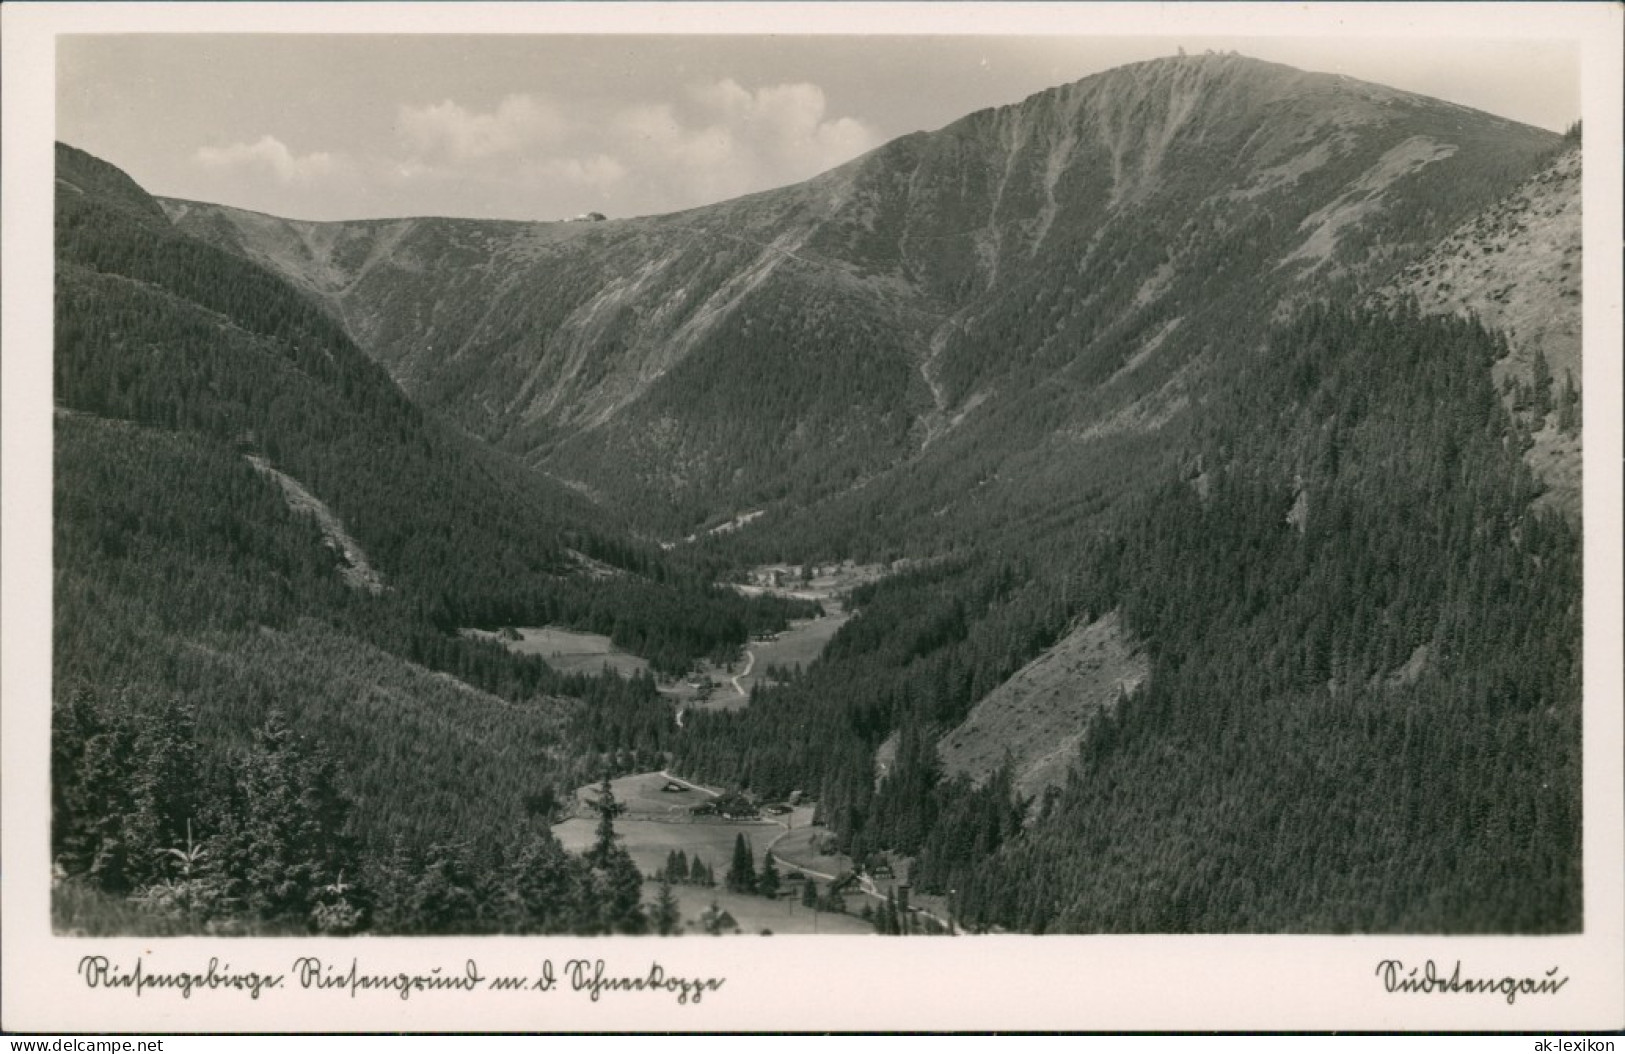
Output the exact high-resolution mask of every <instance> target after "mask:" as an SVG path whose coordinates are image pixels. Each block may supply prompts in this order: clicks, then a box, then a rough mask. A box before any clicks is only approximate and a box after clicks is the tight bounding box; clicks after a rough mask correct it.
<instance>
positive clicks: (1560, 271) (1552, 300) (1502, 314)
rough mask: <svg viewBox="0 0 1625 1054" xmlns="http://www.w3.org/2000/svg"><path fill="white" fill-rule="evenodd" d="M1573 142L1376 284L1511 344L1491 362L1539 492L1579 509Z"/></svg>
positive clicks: (1386, 297)
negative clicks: (1542, 488)
mask: <svg viewBox="0 0 1625 1054" xmlns="http://www.w3.org/2000/svg"><path fill="white" fill-rule="evenodd" d="M1581 235H1582V228H1581V222H1580V149H1579V147H1578V146H1577V145H1576V146H1574V147H1571V148H1570V149H1568V150H1565V151H1564V152H1563V153H1562V154H1560V155H1558V157H1556V158H1555V159H1554V160H1553V161H1552V162H1551V163H1550V164H1549V165H1547V166H1546V167H1545V168H1543V169H1542V170H1541V171H1540V172H1539V173H1537V174H1535V175H1533V176H1531V177H1530V178H1529V179H1528V180H1527V181H1526V182H1525V183H1523V184H1522V185H1521V186H1520V187H1518V189H1517V190H1516V191H1514V192H1513V193H1512V194H1511V195H1509V196H1508V197H1506V198H1505V199H1503V200H1501V201H1499V202H1496V203H1495V204H1494V205H1492V206H1491V207H1489V208H1487V209H1485V210H1484V211H1483V212H1481V213H1479V214H1478V215H1477V216H1475V217H1473V218H1471V219H1469V220H1467V221H1465V222H1464V223H1463V224H1462V225H1461V226H1460V227H1458V228H1457V229H1456V230H1454V231H1452V232H1451V234H1450V236H1449V237H1447V238H1446V239H1445V240H1444V241H1442V242H1441V243H1440V244H1439V245H1437V246H1436V247H1434V248H1433V249H1432V250H1430V251H1429V252H1428V253H1427V255H1426V256H1424V257H1422V258H1421V259H1419V260H1417V261H1416V262H1415V263H1413V264H1411V265H1410V266H1409V267H1407V268H1405V270H1404V271H1403V272H1401V273H1400V274H1399V275H1397V276H1396V277H1395V278H1394V280H1393V281H1392V282H1391V283H1389V284H1388V285H1387V286H1385V287H1384V288H1383V289H1381V290H1379V291H1378V292H1377V294H1376V298H1377V299H1378V300H1379V301H1382V302H1388V303H1392V302H1395V301H1397V300H1398V299H1400V298H1401V297H1406V296H1408V297H1412V298H1414V299H1415V301H1416V303H1417V305H1418V306H1419V307H1420V308H1421V310H1423V311H1424V312H1428V313H1430V314H1460V315H1468V314H1470V315H1473V316H1475V317H1476V318H1478V319H1479V320H1480V321H1482V322H1483V323H1484V324H1485V325H1486V326H1488V327H1490V328H1491V329H1494V330H1496V331H1497V332H1499V333H1501V334H1503V335H1504V336H1505V337H1506V339H1507V342H1508V344H1509V345H1510V347H1511V354H1509V355H1507V356H1506V357H1505V358H1503V359H1502V360H1501V361H1500V362H1498V363H1496V365H1495V380H1496V384H1497V386H1498V387H1499V388H1500V389H1501V391H1502V393H1503V397H1504V398H1505V399H1506V400H1507V403H1508V406H1509V407H1511V408H1513V409H1515V410H1517V411H1520V412H1521V413H1522V414H1523V416H1524V418H1525V420H1526V423H1527V425H1528V427H1529V431H1530V432H1531V433H1532V442H1531V445H1530V447H1529V450H1528V451H1527V452H1526V453H1525V458H1526V459H1527V460H1528V462H1529V464H1530V467H1531V468H1533V469H1534V470H1535V472H1536V474H1537V475H1538V476H1539V477H1540V478H1541V479H1542V480H1543V481H1544V482H1545V483H1546V484H1547V487H1548V490H1547V492H1546V493H1545V494H1544V495H1542V497H1541V500H1542V501H1543V502H1548V503H1550V504H1553V505H1554V506H1556V507H1557V508H1560V509H1562V510H1563V511H1564V512H1566V513H1568V514H1569V515H1571V516H1576V517H1577V516H1578V515H1579V512H1580V499H1581V488H1580V462H1581V443H1580V421H1579V394H1580V381H1581V376H1582V370H1581V368H1580V310H1579V307H1580V278H1581Z"/></svg>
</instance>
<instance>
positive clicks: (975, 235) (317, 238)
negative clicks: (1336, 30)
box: [165, 55, 1556, 533]
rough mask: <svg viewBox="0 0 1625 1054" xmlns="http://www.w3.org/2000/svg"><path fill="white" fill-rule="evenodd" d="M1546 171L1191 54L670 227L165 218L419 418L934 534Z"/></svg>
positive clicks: (225, 214) (1487, 134)
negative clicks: (899, 490)
mask: <svg viewBox="0 0 1625 1054" xmlns="http://www.w3.org/2000/svg"><path fill="white" fill-rule="evenodd" d="M1555 143H1556V137H1555V136H1552V135H1550V134H1549V133H1545V132H1542V131H1539V130H1537V129H1532V128H1528V127H1524V126H1520V125H1516V124H1513V123H1511V122H1507V121H1504V120H1501V119H1498V118H1494V117H1491V116H1489V115H1486V114H1481V113H1476V112H1473V111H1469V110H1465V109H1462V108H1460V107H1455V106H1451V105H1448V104H1444V103H1439V102H1437V101H1434V100H1428V99H1423V98H1420V97H1417V96H1412V95H1407V94H1405V93H1402V92H1397V91H1393V90H1391V89H1387V88H1382V87H1379V86H1375V85H1369V84H1362V83H1359V82H1355V81H1351V80H1348V79H1347V78H1341V77H1332V76H1324V75H1317V74H1307V73H1302V72H1299V71H1296V70H1292V69H1289V68H1287V67H1282V66H1276V65H1272V64H1268V63H1262V62H1256V61H1253V60H1249V59H1245V58H1241V57H1238V56H1234V55H1210V56H1200V57H1188V58H1187V57H1180V58H1170V59H1163V60H1157V61H1154V62H1148V63H1141V64H1138V65H1135V66H1128V67H1124V68H1121V69H1118V70H1113V71H1110V72H1108V73H1104V74H1100V75H1097V76H1094V77H1090V78H1088V79H1086V80H1083V81H1080V82H1078V83H1076V84H1072V85H1068V86H1065V87H1062V88H1057V89H1054V90H1051V91H1048V92H1044V93H1041V94H1039V95H1036V96H1034V97H1033V98H1031V99H1029V100H1027V101H1025V102H1023V103H1021V104H1019V105H1016V106H1009V107H1004V108H1001V109H998V110H989V111H985V112H982V113H978V114H973V115H971V116H970V117H967V118H965V119H963V120H961V121H959V122H956V123H955V124H952V125H950V126H948V127H947V128H944V129H942V130H941V131H939V132H935V133H930V134H924V133H921V134H916V135H911V136H906V137H904V138H902V139H899V140H897V141H895V142H892V143H890V144H887V145H886V146H884V147H881V148H880V149H878V150H876V151H874V152H873V153H871V154H869V155H867V156H865V157H863V158H860V159H858V160H856V161H854V162H851V163H850V164H848V165H845V166H843V167H841V168H839V169H836V170H834V171H832V172H829V173H826V174H824V175H822V176H819V177H817V178H815V179H813V180H810V181H808V182H806V183H803V184H800V185H798V186H795V187H789V188H785V189H783V190H778V191H770V192H766V193H762V194H757V195H753V196H751V197H747V198H742V199H739V200H736V201H730V202H724V203H722V204H719V205H714V206H708V207H705V208H700V209H694V210H691V211H689V212H685V213H681V214H678V215H673V216H663V217H652V218H645V219H636V220H620V221H609V222H606V223H595V224H517V223H515V224H497V223H476V222H471V221H452V220H403V221H394V222H370V223H357V224H311V223H296V222H291V221H280V220H274V219H272V218H269V217H263V216H256V215H252V214H247V213H242V212H239V211H236V210H231V209H225V208H221V207H218V206H207V205H199V204H195V203H186V202H175V201H170V202H165V208H166V210H167V211H168V212H169V214H170V215H171V216H172V217H173V218H174V219H175V221H176V223H177V224H178V225H179V227H180V228H181V229H183V230H187V231H190V232H194V233H196V234H198V235H199V236H202V237H206V238H209V239H212V240H214V241H215V242H216V243H218V244H221V245H225V246H229V247H231V248H232V249H234V251H238V252H241V253H244V254H246V255H248V256H250V257H251V258H254V259H257V260H260V261H262V262H264V263H266V264H267V265H268V266H271V267H274V268H276V269H278V270H279V271H281V272H282V273H284V274H287V275H288V276H290V278H292V279H293V280H294V281H296V282H297V283H299V284H301V285H302V286H304V287H305V288H308V289H311V290H313V291H316V292H318V293H320V294H321V295H322V296H323V297H325V299H326V301H327V303H328V304H329V305H330V306H331V310H332V311H333V312H334V314H335V316H336V317H339V318H342V319H343V320H344V322H345V325H346V327H347V329H348V331H349V332H350V333H351V335H352V336H354V337H355V339H356V340H357V341H358V343H359V344H360V345H361V346H362V347H364V348H365V349H367V351H368V352H369V354H371V355H373V356H374V357H375V358H376V359H378V361H380V362H382V363H384V364H385V365H386V366H387V367H388V368H389V370H390V371H391V373H392V374H393V375H394V376H395V377H396V378H397V379H399V380H400V381H401V383H402V384H403V385H404V386H405V387H406V389H407V390H408V391H409V392H411V393H412V394H413V395H414V396H415V397H417V398H419V399H420V400H422V401H423V402H425V403H426V404H427V405H429V406H432V407H435V408H436V409H438V410H440V411H442V412H444V413H446V414H448V415H449V416H451V417H452V418H453V419H454V420H455V421H457V422H458V423H459V424H461V425H462V426H464V427H465V428H467V429H469V430H470V431H471V432H473V433H474V434H476V435H479V436H481V437H484V438H487V439H490V440H494V441H496V442H498V443H499V444H500V445H503V446H504V447H506V448H507V449H510V450H513V451H515V452H518V453H521V454H523V455H524V456H525V457H527V458H528V459H529V460H531V461H532V463H534V464H536V465H539V466H541V467H544V468H545V469H547V470H548V471H550V472H554V473H557V474H558V475H560V476H562V477H565V478H569V479H572V480H577V481H579V482H581V483H583V484H585V485H586V486H587V487H589V488H590V489H591V490H592V491H593V492H594V493H598V494H600V495H603V496H605V497H607V498H612V499H614V500H616V501H617V502H620V503H623V504H626V505H629V506H632V507H635V508H636V509H637V510H638V512H637V515H638V516H639V517H640V518H641V519H642V520H643V522H644V523H646V524H648V525H650V526H655V527H658V528H660V529H662V530H666V531H674V532H675V531H676V530H679V529H681V530H683V531H684V533H686V530H687V529H688V528H691V527H692V526H693V525H695V524H697V523H703V522H707V521H717V520H721V519H726V518H728V517H729V516H731V515H732V514H733V513H734V512H737V511H738V510H739V509H742V508H754V507H758V506H761V505H764V504H768V503H775V502H776V503H780V504H783V505H785V506H787V507H794V506H797V505H802V504H806V503H808V502H811V501H815V500H818V499H821V498H825V497H829V496H831V495H837V494H842V493H849V492H851V491H852V489H853V488H854V487H857V486H858V485H860V484H863V483H865V482H872V481H874V480H876V479H877V478H879V477H881V475H882V474H884V473H888V472H889V471H891V470H897V469H898V468H899V466H906V472H907V473H908V476H909V478H910V479H911V480H914V481H928V482H926V483H924V484H923V485H924V486H926V488H927V490H928V491H929V493H928V494H927V495H922V498H921V500H922V502H923V503H924V504H925V505H927V506H930V507H931V509H933V510H935V509H936V508H940V507H941V505H942V503H943V502H950V503H951V502H954V501H957V500H960V499H961V498H963V497H964V495H966V494H967V493H968V492H969V491H970V489H971V488H972V487H974V486H975V485H976V484H977V483H978V482H979V481H981V480H983V479H985V478H988V477H991V476H994V475H998V476H1001V477H1002V478H1003V479H1004V480H1005V483H1006V485H1007V486H1016V487H1023V488H1030V487H1034V486H1043V487H1045V488H1046V489H1049V490H1053V489H1054V487H1053V483H1054V482H1055V481H1054V480H1053V479H1045V478H1044V477H1045V476H1046V475H1047V474H1053V473H1054V472H1055V471H1056V469H1055V464H1056V462H1057V460H1058V459H1059V460H1061V461H1064V462H1066V463H1068V464H1071V465H1073V466H1075V467H1076V468H1077V470H1078V471H1080V472H1083V473H1084V476H1085V477H1087V475H1088V472H1089V469H1088V467H1087V466H1088V464H1089V463H1090V462H1091V461H1094V460H1097V459H1095V458H1093V457H1091V455H1090V451H1091V450H1092V449H1093V448H1094V447H1095V446H1096V445H1097V444H1099V443H1100V442H1102V441H1106V440H1111V439H1113V438H1117V437H1122V436H1130V437H1132V436H1139V435H1145V434H1149V433H1154V432H1156V431H1157V430H1159V429H1160V428H1161V427H1163V426H1165V425H1167V424H1168V423H1169V422H1171V421H1173V420H1174V419H1176V418H1178V417H1180V416H1181V415H1182V414H1183V413H1184V411H1185V409H1186V408H1187V407H1188V406H1189V405H1190V402H1191V400H1192V399H1193V397H1198V396H1199V393H1200V391H1201V377H1202V376H1203V375H1204V374H1205V372H1207V371H1210V370H1214V369H1224V368H1226V367H1225V366H1224V365H1223V363H1224V360H1225V358H1226V357H1227V356H1229V355H1231V354H1234V353H1236V352H1237V349H1244V348H1245V347H1246V346H1248V345H1249V344H1250V343H1251V342H1253V341H1255V340H1256V337H1257V334H1258V333H1259V332H1261V327H1262V326H1263V325H1265V324H1266V323H1267V322H1268V320H1269V319H1270V318H1271V317H1272V316H1273V315H1274V313H1275V312H1276V311H1277V310H1278V309H1279V307H1280V305H1281V304H1282V303H1283V302H1286V303H1293V302H1297V301H1300V300H1304V299H1309V298H1313V297H1315V296H1320V295H1324V293H1325V292H1326V291H1327V290H1332V289H1337V288H1340V287H1343V286H1354V287H1360V286H1364V287H1374V286H1375V285H1376V284H1378V283H1379V282H1380V281H1381V280H1382V279H1383V278H1385V277H1386V275H1387V274H1388V273H1389V271H1390V270H1391V269H1393V268H1394V267H1396V266H1398V265H1400V264H1403V263H1405V262H1407V261H1408V260H1409V259H1411V258H1412V257H1414V256H1415V255H1417V254H1418V253H1419V252H1420V251H1422V249H1423V248H1424V247H1426V246H1428V245H1431V244H1432V243H1433V242H1435V241H1436V240H1437V239H1438V238H1439V237H1441V236H1442V235H1443V234H1444V233H1445V232H1447V231H1448V230H1449V229H1450V228H1451V227H1452V226H1453V225H1454V224H1455V223H1456V222H1458V221H1459V220H1460V219H1461V218H1462V217H1463V216H1465V215H1467V214H1469V213H1470V212H1471V211H1472V210H1474V209H1475V208H1477V207H1478V206H1480V205H1482V204H1484V203H1486V202H1488V201H1491V200H1494V199H1495V198H1496V197H1499V196H1500V195H1501V194H1503V193H1505V191H1506V190H1507V189H1509V188H1510V187H1511V186H1512V185H1513V184H1514V183H1515V182H1516V181H1517V180H1518V179H1520V178H1522V177H1523V176H1524V175H1526V174H1527V172H1528V170H1529V168H1530V167H1531V166H1532V165H1533V164H1534V163H1535V162H1536V159H1538V158H1539V157H1540V156H1541V155H1542V154H1543V153H1544V152H1545V151H1548V150H1550V149H1551V148H1552V147H1553V146H1554V145H1555ZM949 440H956V442H949ZM1066 482H1067V483H1068V484H1072V485H1076V484H1078V482H1079V480H1078V479H1077V478H1075V477H1073V476H1068V477H1067V478H1066ZM919 519H920V518H919V517H914V521H915V523H916V524H917V523H918V521H919Z"/></svg>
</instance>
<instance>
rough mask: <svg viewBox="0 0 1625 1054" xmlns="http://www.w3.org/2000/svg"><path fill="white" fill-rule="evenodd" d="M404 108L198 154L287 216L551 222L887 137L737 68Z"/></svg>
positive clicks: (819, 93) (817, 98)
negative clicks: (616, 90) (293, 138)
mask: <svg viewBox="0 0 1625 1054" xmlns="http://www.w3.org/2000/svg"><path fill="white" fill-rule="evenodd" d="M393 117H394V120H393V122H391V123H390V124H388V125H385V126H384V127H381V128H378V129H376V133H375V134H374V135H372V136H370V137H369V136H365V135H358V136H356V137H355V138H354V139H353V140H351V141H347V142H345V143H344V144H342V147H341V146H332V145H330V146H329V150H330V151H331V152H324V151H316V152H312V153H307V154H296V153H294V151H292V150H290V149H289V148H288V147H287V146H286V145H285V144H284V143H283V142H281V141H280V140H279V139H277V138H276V137H275V136H271V135H265V136H262V137H260V138H259V140H258V141H249V142H242V143H235V144H233V145H230V146H223V147H212V146H211V147H204V148H202V149H200V150H198V151H197V153H196V155H195V158H194V160H195V162H197V163H198V165H199V167H201V168H203V169H204V170H206V171H207V172H208V173H210V174H212V175H213V176H214V177H215V179H216V180H217V181H218V182H219V183H222V184H223V183H230V184H232V185H233V186H234V188H235V189H234V190H233V193H234V194H240V193H242V192H243V188H244V187H245V186H247V185H248V184H250V183H254V182H259V183H262V184H263V185H262V186H261V187H260V188H259V189H258V190H256V193H259V194H262V195H266V196H267V197H266V200H265V202H264V204H263V207H265V208H266V209H267V210H268V211H272V212H277V211H279V210H280V211H281V212H282V213H284V214H293V215H302V214H306V213H310V212H320V213H323V214H330V213H331V212H332V211H333V209H335V208H337V207H339V206H338V203H339V202H341V201H342V202H349V203H353V204H351V205H348V206H346V207H347V208H350V209H354V210H360V211H364V212H365V213H367V214H376V213H377V211H378V202H380V201H392V202H399V204H398V205H393V206H390V207H389V208H390V211H392V212H398V213H402V214H418V215H425V214H436V215H489V216H497V215H501V216H514V217H529V218H537V219H551V218H557V217H561V216H570V215H575V214H577V213H580V212H585V211H588V210H598V211H603V212H607V213H610V214H612V215H618V216H628V215H647V214H652V213H661V212H673V211H677V210H681V209H687V208H692V207H694V206H696V205H703V204H707V203H710V202H715V201H720V200H723V199H725V198H730V197H735V196H738V195H741V194H748V193H752V192H755V191H759V190H766V189H768V188H770V187H776V186H783V185H785V184H788V183H794V182H797V181H799V180H803V179H807V178H809V177H811V176H814V175H817V174H818V173H819V172H822V171H824V170H826V169H828V168H831V167H833V166H835V165H838V164H841V163H842V162H845V161H848V160H850V159H851V158H853V157H855V156H857V155H858V154H861V153H863V152H864V151H866V150H868V149H871V148H872V147H874V146H877V145H879V142H880V136H879V134H878V133H877V132H875V131H874V130H873V129H872V128H870V127H869V126H868V125H867V124H865V123H864V122H862V121H859V120H855V119H853V118H851V117H842V116H834V115H831V114H830V112H829V103H828V100H827V99H826V97H825V95H824V92H823V90H822V89H821V88H819V87H818V86H817V85H815V84H808V83H788V84H774V85H765V86H759V87H750V86H746V85H743V84H741V83H740V82H738V81H737V80H733V79H731V78H729V79H720V80H713V81H707V82H703V83H696V84H692V85H690V86H689V87H688V88H686V89H684V90H678V91H674V92H672V93H671V94H670V95H669V96H668V97H665V98H655V99H650V98H647V97H643V98H636V97H634V98H627V97H624V96H622V97H621V98H619V99H609V98H602V97H599V98H596V99H595V98H584V99H580V100H574V101H572V102H570V104H569V105H565V103H564V102H563V101H562V100H558V99H553V98H549V97H547V96H544V95H540V94H535V93H525V92H519V93H512V94H509V95H507V96H505V97H503V98H501V99H500V100H493V101H485V102H479V103H475V102H470V101H469V100H467V99H463V100H457V99H455V98H449V99H446V100H444V101H441V102H436V103H430V104H426V105H413V104H406V105H397V106H395V107H394V109H393ZM198 193H199V196H207V194H208V193H209V192H207V191H200V192H198ZM317 195H319V196H320V203H319V205H313V204H312V202H313V200H314V198H315V197H316V196H317ZM215 196H216V197H221V196H222V195H220V194H218V193H216V194H215Z"/></svg>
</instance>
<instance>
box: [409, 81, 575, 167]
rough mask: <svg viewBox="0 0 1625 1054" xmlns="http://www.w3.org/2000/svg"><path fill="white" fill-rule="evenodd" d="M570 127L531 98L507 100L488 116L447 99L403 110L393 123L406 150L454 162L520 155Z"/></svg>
mask: <svg viewBox="0 0 1625 1054" xmlns="http://www.w3.org/2000/svg"><path fill="white" fill-rule="evenodd" d="M568 128H569V121H568V120H567V119H566V118H565V116H564V114H563V113H561V112H560V110H559V109H558V107H556V106H555V105H553V104H552V103H551V102H549V101H548V100H546V99H541V98H538V97H537V96H534V95H509V96H508V97H507V98H505V99H503V100H502V101H501V102H500V103H498V104H497V107H496V109H494V110H492V111H491V112H490V113H476V112H474V111H471V110H468V109H466V108H464V107H463V106H461V105H459V104H457V103H455V102H452V101H451V100H450V99H447V100H446V101H445V102H442V103H438V104H436V105H433V106H421V107H413V106H402V107H401V108H400V111H399V115H398V118H397V129H398V131H399V133H400V135H401V138H402V139H403V140H404V141H405V143H406V145H407V146H408V148H409V149H411V150H413V151H414V152H416V153H417V154H419V155H425V156H439V157H443V158H445V159H448V160H450V161H454V162H466V161H477V160H480V159H482V158H489V157H497V156H500V155H504V154H515V153H520V152H522V151H525V150H526V149H528V148H530V147H533V146H536V145H538V144H542V143H547V142H552V141H555V140H557V139H559V138H560V137H561V136H562V135H563V134H564V133H565V132H566V131H567V130H568Z"/></svg>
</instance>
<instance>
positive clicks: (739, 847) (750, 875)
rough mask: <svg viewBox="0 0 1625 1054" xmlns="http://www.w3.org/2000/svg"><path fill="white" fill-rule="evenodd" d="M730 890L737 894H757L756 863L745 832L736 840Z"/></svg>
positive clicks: (730, 870)
mask: <svg viewBox="0 0 1625 1054" xmlns="http://www.w3.org/2000/svg"><path fill="white" fill-rule="evenodd" d="M728 888H729V889H730V890H731V891H733V892H735V893H754V892H756V861H755V859H754V858H753V857H752V856H751V851H750V843H749V842H747V841H745V835H744V832H740V833H739V834H738V835H737V836H736V837H735V838H734V858H733V863H732V864H731V865H730V866H729V868H728Z"/></svg>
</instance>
